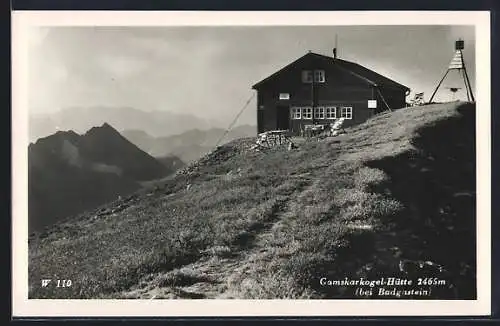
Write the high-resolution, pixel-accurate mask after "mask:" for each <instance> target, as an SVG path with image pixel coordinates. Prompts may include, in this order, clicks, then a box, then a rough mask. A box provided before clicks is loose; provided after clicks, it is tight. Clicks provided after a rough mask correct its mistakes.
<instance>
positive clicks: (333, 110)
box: [325, 106, 337, 120]
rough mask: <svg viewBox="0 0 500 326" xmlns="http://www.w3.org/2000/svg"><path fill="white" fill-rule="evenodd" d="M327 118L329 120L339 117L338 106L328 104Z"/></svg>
mask: <svg viewBox="0 0 500 326" xmlns="http://www.w3.org/2000/svg"><path fill="white" fill-rule="evenodd" d="M325 119H327V120H335V119H337V107H335V106H327V107H326V108H325Z"/></svg>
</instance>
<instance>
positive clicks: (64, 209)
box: [28, 123, 183, 232]
mask: <svg viewBox="0 0 500 326" xmlns="http://www.w3.org/2000/svg"><path fill="white" fill-rule="evenodd" d="M163 161H164V163H165V164H163V163H162V162H160V161H159V160H156V159H155V158H153V157H151V156H150V155H148V154H147V153H145V152H144V151H142V150H140V149H139V148H137V146H135V145H134V144H132V143H131V142H130V141H128V140H127V139H126V138H125V137H123V136H122V135H121V134H120V133H119V132H118V131H117V130H116V129H114V128H113V127H111V125H109V124H108V123H104V124H103V125H102V126H100V127H94V128H91V129H90V130H89V131H88V132H87V133H85V134H84V135H79V134H77V133H75V132H74V131H59V132H57V133H55V134H53V135H51V136H48V137H45V138H41V139H39V140H38V141H37V142H36V143H32V144H30V145H29V149H28V166H29V179H28V183H29V185H28V188H29V230H30V232H33V231H38V230H40V229H42V228H43V227H45V226H48V225H51V224H53V223H54V222H56V221H58V220H60V219H62V218H65V217H69V216H71V215H75V214H78V213H80V212H83V211H85V210H88V209H92V208H96V207H97V206H99V205H101V204H104V203H106V202H109V201H112V200H114V199H116V198H117V197H118V196H120V195H126V194H129V193H131V192H134V191H135V190H137V189H139V188H140V187H141V183H140V182H142V181H148V180H153V179H158V178H162V177H164V176H166V175H168V174H170V173H172V172H173V171H175V170H176V169H177V168H178V167H180V166H182V165H183V162H182V161H180V160H179V159H178V158H175V157H172V156H170V157H168V158H164V159H163ZM169 165H170V166H169Z"/></svg>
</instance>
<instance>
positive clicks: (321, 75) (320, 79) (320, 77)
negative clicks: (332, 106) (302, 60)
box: [314, 70, 325, 83]
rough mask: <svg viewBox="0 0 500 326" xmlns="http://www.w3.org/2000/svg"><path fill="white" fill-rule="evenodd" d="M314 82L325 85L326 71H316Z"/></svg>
mask: <svg viewBox="0 0 500 326" xmlns="http://www.w3.org/2000/svg"><path fill="white" fill-rule="evenodd" d="M314 82H315V83H324V82H325V71H324V70H314Z"/></svg>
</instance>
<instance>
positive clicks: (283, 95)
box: [280, 93, 290, 100]
mask: <svg viewBox="0 0 500 326" xmlns="http://www.w3.org/2000/svg"><path fill="white" fill-rule="evenodd" d="M289 99H290V94H289V93H280V100H289Z"/></svg>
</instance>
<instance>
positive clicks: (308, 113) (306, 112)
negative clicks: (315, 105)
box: [302, 106, 313, 120]
mask: <svg viewBox="0 0 500 326" xmlns="http://www.w3.org/2000/svg"><path fill="white" fill-rule="evenodd" d="M312 118H313V109H312V107H310V106H306V107H303V108H302V119H304V120H312Z"/></svg>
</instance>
